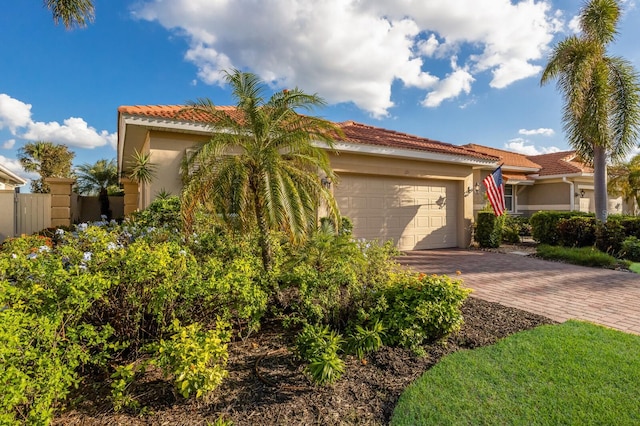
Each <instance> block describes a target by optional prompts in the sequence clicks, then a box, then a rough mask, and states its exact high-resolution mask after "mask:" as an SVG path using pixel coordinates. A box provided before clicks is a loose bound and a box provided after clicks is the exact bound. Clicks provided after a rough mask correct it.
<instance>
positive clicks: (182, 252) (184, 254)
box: [178, 250, 187, 256]
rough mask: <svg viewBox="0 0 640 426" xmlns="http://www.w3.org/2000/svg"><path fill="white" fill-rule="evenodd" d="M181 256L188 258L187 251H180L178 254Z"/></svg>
mask: <svg viewBox="0 0 640 426" xmlns="http://www.w3.org/2000/svg"><path fill="white" fill-rule="evenodd" d="M178 253H179V254H180V255H181V256H186V255H187V251H186V250H180V251H179V252H178Z"/></svg>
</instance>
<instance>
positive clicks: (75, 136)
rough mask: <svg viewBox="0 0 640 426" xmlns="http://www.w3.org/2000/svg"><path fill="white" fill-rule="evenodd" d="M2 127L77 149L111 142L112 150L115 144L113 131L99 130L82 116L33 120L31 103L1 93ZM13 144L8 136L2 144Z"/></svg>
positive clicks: (0, 114)
mask: <svg viewBox="0 0 640 426" xmlns="http://www.w3.org/2000/svg"><path fill="white" fill-rule="evenodd" d="M4 127H6V128H8V129H9V131H10V132H11V134H12V135H14V136H17V137H18V138H20V139H25V140H30V141H36V140H46V141H50V142H54V143H57V144H64V145H67V146H70V147H76V148H87V149H92V148H97V147H100V146H105V145H110V146H111V147H112V148H114V149H115V147H116V143H117V135H116V134H115V133H109V132H108V131H106V130H102V131H98V130H96V129H95V128H94V127H91V126H89V124H88V123H87V122H86V121H84V120H83V119H82V118H78V117H70V118H67V119H66V120H64V121H63V122H62V124H60V123H58V122H56V121H52V122H48V123H45V122H40V121H33V118H32V116H31V105H30V104H26V103H24V102H22V101H20V100H18V99H14V98H12V97H10V96H9V95H6V94H4V93H0V129H2V128H4ZM14 144H15V139H11V140H9V141H7V142H5V143H4V144H3V148H5V149H11V148H12V147H13V145H14Z"/></svg>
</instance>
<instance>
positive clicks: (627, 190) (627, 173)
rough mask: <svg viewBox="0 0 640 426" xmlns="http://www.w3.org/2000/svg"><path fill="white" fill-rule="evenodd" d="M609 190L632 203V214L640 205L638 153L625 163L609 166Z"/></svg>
mask: <svg viewBox="0 0 640 426" xmlns="http://www.w3.org/2000/svg"><path fill="white" fill-rule="evenodd" d="M608 187H609V191H610V192H611V193H612V194H616V195H621V196H622V198H623V199H624V200H625V202H627V203H630V202H631V203H633V214H635V213H636V208H637V206H640V154H638V155H636V156H634V157H633V158H632V159H631V160H630V161H629V162H627V163H620V164H617V165H615V166H611V167H610V168H609V185H608Z"/></svg>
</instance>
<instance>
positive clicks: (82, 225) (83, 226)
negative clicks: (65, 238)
mask: <svg viewBox="0 0 640 426" xmlns="http://www.w3.org/2000/svg"><path fill="white" fill-rule="evenodd" d="M87 227H88V225H87V224H86V223H79V224H77V225H76V229H77V230H78V231H80V232H84V231H86V230H87Z"/></svg>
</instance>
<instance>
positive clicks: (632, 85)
mask: <svg viewBox="0 0 640 426" xmlns="http://www.w3.org/2000/svg"><path fill="white" fill-rule="evenodd" d="M620 12H621V11H620V5H619V4H618V2H617V0H591V1H590V2H589V3H587V4H586V5H585V7H584V8H583V9H582V11H581V13H580V29H581V34H580V35H579V36H570V37H568V38H566V39H565V40H563V41H561V42H560V43H558V44H557V45H556V46H555V48H554V50H553V52H552V54H551V57H550V58H549V62H548V63H547V66H546V67H545V69H544V71H543V73H542V78H541V84H546V83H548V82H549V81H550V80H552V79H557V87H558V90H559V91H560V92H561V93H562V95H563V97H564V101H565V105H564V110H563V117H562V121H563V124H564V129H565V131H566V133H567V137H568V139H569V144H570V145H571V146H572V147H573V148H574V149H575V150H576V151H577V152H578V154H580V155H581V156H582V158H584V159H587V160H589V161H591V162H592V163H593V168H594V192H595V208H596V217H597V218H598V220H600V221H603V222H604V221H606V220H607V160H608V158H610V159H611V160H612V161H617V160H619V159H621V158H624V156H625V155H627V154H628V153H629V150H630V149H631V148H632V147H633V146H634V145H635V143H636V138H637V136H638V130H639V127H640V86H639V84H638V74H637V72H636V71H635V70H634V68H633V66H632V65H631V63H630V62H629V61H627V60H625V59H623V58H620V57H616V56H609V55H608V54H607V50H606V47H607V45H608V44H609V43H611V42H612V41H613V40H614V39H615V36H616V34H617V31H616V27H617V24H618V20H619V18H620Z"/></svg>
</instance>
